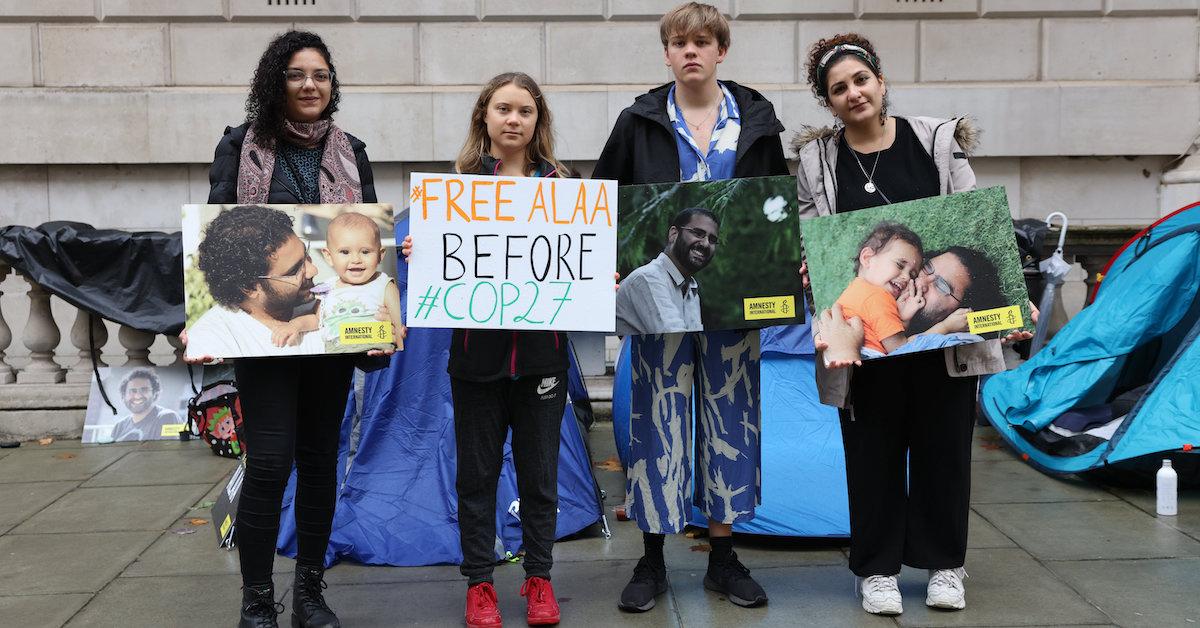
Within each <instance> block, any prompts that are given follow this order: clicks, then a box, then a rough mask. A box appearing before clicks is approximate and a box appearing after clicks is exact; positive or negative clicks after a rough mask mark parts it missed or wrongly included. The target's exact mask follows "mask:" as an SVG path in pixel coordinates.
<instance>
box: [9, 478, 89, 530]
mask: <svg viewBox="0 0 1200 628" xmlns="http://www.w3.org/2000/svg"><path fill="white" fill-rule="evenodd" d="M76 486H79V482H74V481H67V482H22V483H19V484H0V504H3V508H0V534H3V533H5V532H7V531H8V530H9V529H11V528H12V527H14V526H16V525H17V524H19V523H21V522H22V521H24V520H26V519H28V518H29V517H31V516H33V514H34V513H36V512H37V511H39V510H41V509H43V508H45V507H46V506H49V505H50V504H51V503H52V502H54V500H56V499H58V498H60V497H62V496H63V495H66V494H67V492H68V491H70V490H71V489H73V488H75V487H76Z"/></svg>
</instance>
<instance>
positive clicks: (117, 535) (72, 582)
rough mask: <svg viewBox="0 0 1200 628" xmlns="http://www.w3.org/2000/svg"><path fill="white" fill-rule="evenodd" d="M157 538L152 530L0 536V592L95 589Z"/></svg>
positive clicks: (13, 593)
mask: <svg viewBox="0 0 1200 628" xmlns="http://www.w3.org/2000/svg"><path fill="white" fill-rule="evenodd" d="M157 537H158V534H156V533H154V532H95V533H88V534H29V535H13V534H6V535H4V536H0V564H3V566H4V568H3V569H0V596H4V595H31V594H50V593H94V592H96V591H99V590H100V589H102V588H104V585H106V584H108V582H109V581H110V580H112V579H113V578H115V577H116V575H117V574H118V573H120V572H121V570H123V569H125V566H126V565H128V564H129V563H130V562H132V561H133V559H134V558H136V557H137V555H138V554H140V553H141V552H142V550H144V549H146V548H147V547H149V545H150V544H151V543H152V542H154V539H155V538H157ZM118 616H119V615H114V616H113V617H118Z"/></svg>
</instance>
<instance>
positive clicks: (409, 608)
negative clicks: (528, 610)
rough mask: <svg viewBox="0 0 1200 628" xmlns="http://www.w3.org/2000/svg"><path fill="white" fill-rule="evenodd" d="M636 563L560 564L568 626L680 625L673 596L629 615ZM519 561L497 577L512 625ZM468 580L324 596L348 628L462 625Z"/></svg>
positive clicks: (517, 614) (521, 614)
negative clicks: (626, 593)
mask: <svg viewBox="0 0 1200 628" xmlns="http://www.w3.org/2000/svg"><path fill="white" fill-rule="evenodd" d="M633 565H634V563H633V562H632V561H596V562H591V563H587V564H565V565H556V566H555V568H554V580H553V582H554V590H555V594H556V596H557V598H558V603H559V607H560V608H561V610H562V618H563V625H565V626H571V625H575V626H580V625H586V626H605V625H612V626H617V625H629V626H678V625H679V622H678V620H677V616H676V612H675V610H674V608H673V605H672V601H671V596H670V595H669V594H667V595H664V596H662V597H660V598H659V604H658V606H657V607H656V608H654V609H653V610H651V611H649V612H646V613H638V614H626V613H622V612H621V611H620V610H618V609H617V597H618V596H619V595H620V591H621V589H622V588H623V587H624V586H625V583H626V582H627V581H628V578H629V576H628V574H629V573H632V571H633ZM524 577H525V576H524V570H523V569H521V567H520V565H501V566H500V567H498V568H497V569H496V572H495V574H494V580H495V585H496V592H497V594H498V597H499V601H500V612H501V614H502V615H503V617H504V618H505V620H506V623H507V624H508V625H512V626H522V625H524V624H525V621H524V620H525V600H524V598H522V597H521V596H520V595H519V591H520V588H521V583H522V582H523V581H524ZM466 590H467V586H466V580H465V579H464V580H459V581H457V582H419V581H408V582H402V583H373V584H359V585H346V584H330V586H329V589H327V590H326V591H325V599H326V601H328V602H329V605H330V606H331V607H332V608H333V609H334V610H335V611H336V612H337V613H338V617H339V619H341V622H342V625H344V626H460V625H462V612H463V605H464V602H465V599H466Z"/></svg>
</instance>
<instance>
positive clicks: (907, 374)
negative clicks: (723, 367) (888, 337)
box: [841, 351, 979, 577]
mask: <svg viewBox="0 0 1200 628" xmlns="http://www.w3.org/2000/svg"><path fill="white" fill-rule="evenodd" d="M978 383H979V382H978V378H977V377H961V378H960V377H950V376H949V375H947V374H946V364H945V361H944V358H943V355H942V352H941V351H930V352H925V353H920V354H915V355H911V356H897V357H895V358H887V359H885V360H880V361H876V362H868V363H865V364H863V366H862V367H859V368H856V369H855V371H854V374H853V380H852V382H851V386H852V387H851V393H850V395H851V402H852V404H853V407H852V409H850V410H842V411H841V419H842V420H841V426H842V444H843V445H844V446H845V450H846V484H847V488H848V489H849V493H850V570H851V571H853V572H854V573H855V574H856V575H858V576H861V577H867V576H873V575H893V574H897V573H899V572H900V565H901V564H905V565H908V566H910V567H917V568H922V569H953V568H956V567H961V566H962V565H963V563H964V561H965V559H966V554H967V516H968V512H969V509H970V499H971V434H972V431H973V430H974V409H975V394H976V389H977V388H978ZM906 470H907V474H906V473H905V472H906ZM906 480H907V482H906Z"/></svg>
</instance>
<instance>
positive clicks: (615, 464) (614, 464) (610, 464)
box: [593, 456, 625, 471]
mask: <svg viewBox="0 0 1200 628" xmlns="http://www.w3.org/2000/svg"><path fill="white" fill-rule="evenodd" d="M593 466H595V467H596V468H597V469H603V470H605V471H624V470H625V468H624V467H622V466H621V459H620V458H617V457H616V456H609V457H608V459H607V460H603V461H601V462H597V463H595V464H594V465H593Z"/></svg>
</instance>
